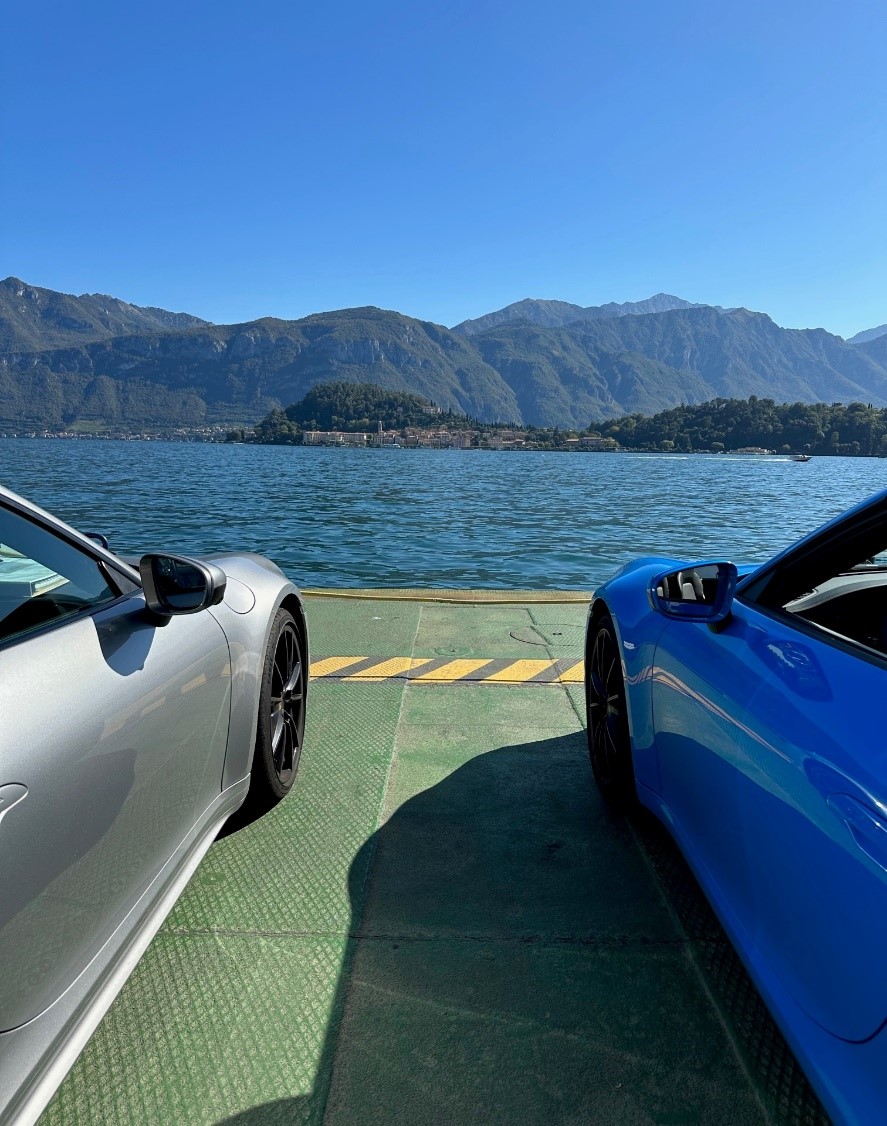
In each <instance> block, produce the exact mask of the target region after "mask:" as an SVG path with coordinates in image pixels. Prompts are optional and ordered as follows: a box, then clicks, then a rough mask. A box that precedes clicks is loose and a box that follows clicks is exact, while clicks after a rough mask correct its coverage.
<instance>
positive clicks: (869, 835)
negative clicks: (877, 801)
mask: <svg viewBox="0 0 887 1126" xmlns="http://www.w3.org/2000/svg"><path fill="white" fill-rule="evenodd" d="M826 801H827V802H828V805H829V808H830V809H831V810H833V811H834V812H835V813H836V814H837V815H838V816H839V817H840V818H841V820H842V821H843V822H844V824H845V825H846V826H847V828H848V829H849V830H850V834H851V836H852V837H853V839H854V841H855V842H856V844H857V846H858V847H859V848H860V849H861V850H862V851H863V852H864V853H865V854H866V856H868V857H869V859H870V860H874V862H875V863H876V864H877V865H879V866H880V867H881V868H883V869H884V870H885V872H887V821H885V819H884V818H883V817H881V816H880V815H879V814H877V813H875V811H874V810H873V809H869V807H868V806H866V805H863V804H862V802H858V801H857V800H856V799H855V798H851V797H850V795H849V794H829V796H828V798H827V799H826Z"/></svg>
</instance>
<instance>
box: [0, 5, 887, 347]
mask: <svg viewBox="0 0 887 1126" xmlns="http://www.w3.org/2000/svg"><path fill="white" fill-rule="evenodd" d="M0 162H2V167H0V216H2V219H0V276H6V275H8V274H15V275H16V276H19V277H22V278H24V279H25V280H26V281H29V282H31V283H33V284H35V285H42V286H48V287H50V288H53V289H61V290H64V291H66V292H74V293H82V292H96V291H98V292H104V293H112V294H114V295H115V296H119V297H122V298H124V299H126V300H129V301H133V302H135V303H137V304H143V305H149V304H150V305H160V306H163V307H165V308H169V309H175V310H186V311H188V312H192V313H196V314H198V315H201V316H204V317H207V318H209V319H210V320H214V321H219V322H228V321H238V320H249V319H252V318H254V317H258V316H263V315H274V316H280V317H299V316H303V315H305V314H307V313H309V312H315V311H318V310H323V309H331V308H341V307H344V306H350V305H379V306H382V307H386V308H394V309H399V310H400V311H402V312H404V313H408V314H411V315H413V316H418V317H423V318H427V319H430V320H435V321H438V322H441V323H445V324H453V323H455V322H456V321H459V320H461V319H463V318H465V317H470V316H477V315H480V314H481V313H484V312H487V311H489V310H492V309H495V308H499V307H501V306H502V305H505V304H508V303H509V302H511V301H515V300H518V299H520V298H522V297H527V296H531V297H549V298H559V299H562V300H566V301H574V302H577V303H580V304H583V305H587V304H599V303H602V302H605V301H610V300H618V301H624V300H633V299H639V298H642V297H646V296H649V295H650V294H652V293H655V292H657V291H659V290H665V291H667V292H671V293H676V294H679V295H681V296H683V297H687V298H689V299H690V300H694V301H705V302H711V303H714V304H721V305H745V306H748V307H749V308H753V309H761V310H763V311H765V312H768V313H770V314H771V315H772V316H773V317H774V319H775V320H777V321H778V322H779V323H780V324H783V325H787V326H791V327H808V326H816V325H822V326H824V327H826V328H828V329H830V330H831V331H834V332H838V333H840V334H841V335H850V334H852V333H854V332H856V331H858V330H859V329H862V328H867V327H870V326H872V325H876V324H882V323H884V322H885V321H887V5H885V4H884V0H871V2H859V0H844V2H841V3H837V2H832V0H829V2H818V0H803V2H800V0H785V2H781V0H776V2H773V0H767V2H763V3H762V2H758V0H751V2H747V3H743V4H737V3H731V4H726V3H720V2H718V0H676V2H673V3H669V2H666V0H635V2H632V3H626V2H624V0H606V2H601V0H554V2H551V0H549V2H547V3H541V2H538V3H528V2H527V0H510V2H508V3H506V2H504V0H500V2H492V0H446V2H445V3H421V2H418V3H417V2H415V0H413V2H412V3H406V2H405V0H372V2H367V0H360V2H354V0H340V2H338V3H337V2H335V0H333V2H329V3H326V4H324V3H321V2H318V0H313V2H311V3H307V2H306V0H301V2H297V3H292V2H285V3H278V2H270V0H251V2H249V3H247V2H245V0H240V2H239V3H231V2H229V0H213V2H212V3H210V2H205V0H203V2H190V0H177V2H176V3H169V2H167V0H152V3H150V4H148V3H145V4H130V3H126V2H122V0H114V2H113V3H110V2H102V3H99V2H96V0H76V2H75V0H62V2H48V0H28V3H23V4H15V5H13V4H12V3H7V4H6V5H4V14H3V19H2V33H0Z"/></svg>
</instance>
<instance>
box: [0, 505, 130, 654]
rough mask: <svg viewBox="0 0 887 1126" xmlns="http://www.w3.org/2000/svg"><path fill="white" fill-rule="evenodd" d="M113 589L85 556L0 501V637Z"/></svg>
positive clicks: (89, 604)
mask: <svg viewBox="0 0 887 1126" xmlns="http://www.w3.org/2000/svg"><path fill="white" fill-rule="evenodd" d="M117 595H118V591H117V590H115V589H114V588H113V587H112V586H111V585H110V584H109V582H108V580H107V579H106V577H105V575H104V574H103V573H102V570H101V568H100V567H99V565H98V563H97V562H96V561H95V560H94V559H93V558H92V557H91V556H89V555H87V554H86V553H85V552H83V551H81V550H80V549H79V548H77V547H74V546H73V545H72V544H70V543H68V542H67V541H66V540H63V539H61V538H60V537H59V536H57V535H55V534H54V533H53V532H50V531H48V530H47V529H46V528H43V527H42V526H41V525H39V524H36V523H34V522H33V521H31V520H28V519H26V518H25V517H24V516H20V515H19V514H18V513H16V512H12V511H10V510H9V509H6V508H2V507H0V642H3V641H7V640H9V639H10V638H13V637H17V636H18V635H20V634H26V633H30V632H31V631H32V630H35V629H39V628H40V627H41V626H45V625H46V624H47V623H49V622H56V621H61V620H63V619H65V618H69V617H71V616H72V615H74V614H79V613H81V612H82V611H83V610H89V609H92V608H94V607H97V606H101V605H102V604H103V603H105V602H110V601H112V600H113V599H114V598H116V597H117Z"/></svg>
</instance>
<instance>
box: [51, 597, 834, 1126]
mask: <svg viewBox="0 0 887 1126" xmlns="http://www.w3.org/2000/svg"><path fill="white" fill-rule="evenodd" d="M308 609H309V614H310V619H309V621H310V628H311V645H312V655H313V656H314V657H315V658H320V657H323V656H326V655H334V654H341V655H347V654H349V653H360V654H362V655H365V656H368V657H369V656H379V657H387V656H395V655H401V656H404V655H407V656H408V655H410V654H418V655H423V656H447V655H452V656H453V657H466V658H469V657H473V656H483V657H490V658H505V657H549V658H551V659H560V658H568V657H574V656H581V652H582V636H583V630H584V619H585V607H584V605H582V604H581V603H575V602H572V603H570V602H567V601H564V602H563V603H558V602H556V601H546V602H530V601H529V600H527V601H526V602H525V603H523V604H517V603H516V604H502V605H495V604H475V603H472V602H470V601H465V602H461V603H452V604H441V603H433V602H430V601H417V600H409V599H403V600H398V601H387V600H381V599H379V600H375V599H372V598H368V599H338V598H323V597H313V598H312V599H311V600H310V602H309V604H308ZM583 722H584V717H583V707H582V688H581V685H566V684H532V685H526V686H510V685H489V684H483V683H462V684H447V685H435V684H430V685H429V684H417V683H414V682H412V683H411V682H410V681H407V680H402V681H386V682H383V683H368V684H366V683H365V684H361V683H348V682H343V681H334V680H330V681H323V680H321V681H317V682H316V683H315V684H313V685H312V690H311V698H310V702H309V712H308V729H307V736H306V743H305V750H304V755H303V759H302V765H301V768H300V772H299V776H298V780H297V783H296V787H295V789H294V790H293V793H292V794H291V795H290V797H289V798H288V799H287V800H286V801H285V802H284V803H282V805H280V806H279V807H278V808H277V809H276V810H274V811H273V812H272V813H270V814H269V815H267V816H266V817H264V818H263V819H261V820H260V821H258V822H256V823H254V824H252V825H248V826H246V827H244V828H242V829H240V830H239V831H237V832H233V833H231V834H230V835H228V836H226V837H225V838H224V839H222V840H220V841H218V842H217V843H216V844H215V845H213V847H212V848H211V850H210V852H209V854H208V855H207V857H206V859H205V860H204V862H203V864H202V866H201V868H200V869H199V871H198V873H197V875H196V876H195V878H194V880H193V881H192V883H191V884H190V886H189V888H188V889H187V891H186V892H185V894H184V896H183V897H182V899H181V900H180V901H179V903H178V905H177V907H176V908H175V910H174V911H173V913H172V914H171V915H170V917H169V918H168V920H167V921H166V923H165V924H164V926H163V928H162V930H161V931H160V933H159V934H158V936H157V938H156V939H155V941H154V942H153V944H152V945H151V947H150V949H149V950H148V952H147V954H146V955H145V957H144V958H143V960H142V961H141V963H140V964H139V966H138V967H137V969H136V971H135V973H134V974H133V976H132V978H131V979H130V981H129V982H128V984H127V985H126V987H125V988H124V989H123V991H122V992H121V994H120V996H119V997H118V999H117V1001H116V1002H115V1004H114V1005H113V1007H112V1008H111V1010H110V1011H109V1013H108V1015H107V1016H106V1018H105V1020H104V1021H103V1022H102V1024H101V1025H100V1027H99V1029H98V1031H97V1032H96V1034H95V1035H94V1037H93V1038H92V1040H91V1042H90V1043H89V1045H88V1047H87V1048H86V1050H85V1052H84V1053H83V1055H82V1056H81V1058H80V1060H79V1061H78V1063H77V1064H76V1065H75V1067H74V1069H73V1071H72V1072H71V1074H70V1075H69V1076H68V1078H67V1080H66V1081H65V1083H64V1084H63V1085H62V1087H61V1088H60V1090H59V1092H58V1094H57V1095H56V1097H55V1099H54V1100H53V1102H52V1103H51V1104H50V1106H49V1108H48V1109H47V1111H46V1113H45V1116H44V1118H43V1120H42V1121H43V1122H44V1123H46V1124H47V1126H49V1124H55V1123H62V1124H65V1126H69V1124H71V1123H90V1124H91V1123H102V1124H106V1123H121V1124H123V1123H126V1124H130V1123H141V1122H149V1123H154V1122H157V1123H188V1124H191V1123H194V1124H201V1123H219V1122H229V1123H236V1124H239V1126H260V1124H261V1126H264V1124H270V1123H301V1122H305V1123H318V1124H319V1123H328V1124H331V1126H346V1124H347V1126H358V1124H360V1126H363V1124H369V1123H393V1124H398V1126H400V1124H402V1126H407V1124H409V1126H414V1124H423V1123H428V1124H429V1126H430V1124H432V1123H433V1124H436V1126H437V1124H447V1123H452V1124H463V1123H464V1124H472V1126H473V1124H476V1123H484V1124H486V1123H491V1124H499V1123H501V1124H503V1126H504V1124H511V1123H520V1124H527V1123H529V1124H532V1123H540V1124H542V1123H565V1124H566V1123H569V1124H574V1126H575V1124H582V1123H595V1122H601V1123H671V1124H684V1123H713V1124H714V1123H717V1124H722V1123H759V1122H797V1123H802V1122H803V1123H808V1122H809V1123H812V1122H818V1121H820V1120H821V1119H822V1112H821V1111H820V1109H819V1107H818V1105H817V1103H816V1101H815V1099H814V1097H813V1095H812V1094H811V1092H810V1090H809V1088H808V1086H807V1084H806V1081H805V1080H804V1078H803V1076H802V1075H801V1073H800V1071H799V1070H798V1068H797V1066H796V1065H795V1063H794V1061H793V1060H792V1057H791V1054H790V1053H789V1052H788V1050H787V1048H786V1047H785V1044H784V1042H783V1041H782V1038H781V1037H780V1035H779V1033H778V1032H777V1030H776V1029H775V1027H774V1025H773V1024H772V1022H771V1021H770V1019H769V1017H768V1016H767V1014H766V1012H765V1010H764V1009H763V1006H762V1004H761V1002H760V1000H759V998H758V996H757V994H756V993H755V991H754V989H753V988H752V986H751V985H750V983H749V981H748V979H747V977H746V975H745V974H744V972H743V971H742V969H741V967H740V966H739V964H738V962H737V960H736V957H735V955H734V954H733V953H732V950H731V948H730V946H729V944H728V943H727V941H726V939H725V938H724V936H723V934H722V932H721V931H720V928H719V927H718V925H717V923H716V921H715V920H714V918H713V916H712V915H711V912H710V911H709V909H708V908H707V906H706V904H705V902H704V900H703V899H702V897H701V895H700V893H699V891H698V889H697V888H696V885H695V883H694V882H693V880H692V877H690V875H689V873H688V872H687V870H686V867H685V866H684V864H683V862H682V861H681V860H680V858H679V857H678V856H677V854H676V852H675V850H674V848H673V847H672V846H671V844H670V842H669V841H668V840H667V838H666V837H665V836H664V834H663V833H661V832H659V831H658V830H657V829H656V828H655V827H653V826H651V825H649V824H648V823H647V822H646V821H643V820H642V821H640V822H638V823H635V824H629V823H627V822H626V821H624V820H622V819H621V818H619V817H616V816H614V815H613V814H611V813H610V812H608V810H607V809H605V808H604V807H603V805H602V804H601V802H600V800H599V798H598V796H597V793H596V791H595V789H594V786H593V784H592V781H591V777H590V770H589V767H588V758H587V752H586V745H585V734H584V731H583Z"/></svg>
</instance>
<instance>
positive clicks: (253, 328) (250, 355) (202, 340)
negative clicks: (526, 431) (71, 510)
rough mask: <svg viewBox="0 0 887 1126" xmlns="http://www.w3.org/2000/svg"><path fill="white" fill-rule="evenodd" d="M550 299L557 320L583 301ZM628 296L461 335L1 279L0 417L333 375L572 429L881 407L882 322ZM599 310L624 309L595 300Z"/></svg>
mask: <svg viewBox="0 0 887 1126" xmlns="http://www.w3.org/2000/svg"><path fill="white" fill-rule="evenodd" d="M658 297H663V298H664V299H665V300H666V302H668V301H682V299H680V298H671V297H669V295H656V298H658ZM656 298H651V299H648V303H649V301H654V300H656ZM517 304H518V305H520V303H519V302H518V303H517ZM549 304H550V305H554V306H556V307H555V309H554V313H553V314H552V315H556V316H560V317H563V316H565V315H567V313H568V312H569V310H570V309H574V310H575V309H579V310H580V312H584V313H587V312H588V310H582V309H581V307H580V306H570V305H569V303H567V302H560V303H549ZM642 304H644V303H641V302H634V303H624V304H623V305H618V306H616V305H612V306H595V307H590V308H591V309H592V311H593V313H594V315H590V316H583V317H580V318H579V319H576V320H570V321H568V322H566V323H564V324H554V325H540V324H534V323H532V322H531V321H529V320H527V319H525V318H524V319H520V318H519V319H517V320H513V321H505V322H502V323H500V324H496V325H491V326H487V327H486V328H483V329H481V330H479V331H476V332H472V333H468V334H466V333H463V332H458V331H455V330H454V329H450V328H447V327H446V326H444V325H438V324H434V323H433V322H431V321H422V320H418V319H416V318H412V317H407V316H405V315H404V314H402V313H398V312H396V311H393V310H385V309H379V308H376V307H375V306H363V307H360V308H355V309H340V310H334V311H331V312H326V313H315V314H312V315H311V316H308V317H303V318H300V319H299V320H294V321H290V320H283V319H280V318H274V317H264V318H260V319H258V320H254V321H247V322H242V323H240V324H235V325H215V324H211V323H210V322H208V321H203V320H201V319H200V318H196V317H191V316H190V315H189V314H180V313H167V312H166V311H165V310H157V309H143V308H140V307H138V306H133V305H129V304H127V303H126V302H121V301H118V299H116V298H110V297H107V296H103V295H96V294H87V295H84V296H82V297H74V296H72V295H66V294H57V293H55V291H52V290H42V289H39V288H38V287H34V286H28V285H27V284H26V283H24V282H22V281H20V279H16V278H11V279H6V280H5V281H3V282H0V428H2V429H7V430H8V429H12V430H15V431H18V430H22V429H25V430H34V429H42V428H45V429H52V430H62V429H68V428H74V429H78V428H82V429H89V428H92V429H96V428H101V427H103V426H104V427H113V428H118V429H121V430H125V429H132V430H140V429H144V428H146V427H153V428H161V429H162V428H172V427H181V426H185V427H197V426H206V425H224V426H227V425H245V424H251V423H253V422H256V421H258V420H259V419H260V418H262V417H264V416H265V415H266V414H267V413H268V412H269V411H270V410H273V409H275V408H278V407H286V406H288V405H290V404H292V403H294V402H296V401H298V400H299V399H301V398H302V397H303V396H304V395H305V394H306V392H307V391H309V390H310V389H311V388H312V387H314V386H316V385H317V384H319V383H330V382H334V381H346V382H355V383H372V384H375V385H376V386H381V387H383V388H385V389H387V390H388V391H392V392H403V393H411V394H419V395H422V396H424V397H425V398H428V399H430V400H432V401H433V402H435V403H436V404H437V405H439V406H441V407H443V408H444V409H445V410H452V411H455V412H459V413H464V414H468V415H471V416H472V417H476V418H478V419H479V420H481V421H485V422H506V423H507V422H515V423H521V424H532V425H538V426H550V425H557V426H561V427H573V428H585V427H587V426H588V425H589V423H590V422H591V421H593V420H604V419H607V418H615V417H619V416H620V415H623V414H626V413H643V414H653V413H656V412H657V411H660V410H663V409H667V408H671V407H677V406H680V405H681V404H684V403H687V404H693V403H700V402H705V401H707V400H709V399H713V398H718V397H738V398H746V397H748V396H750V395H756V396H758V397H760V398H772V399H774V400H776V401H783V402H787V401H791V402H795V401H798V402H808V403H809V402H817V401H822V402H835V401H841V402H850V401H861V402H865V403H872V404H874V405H877V406H887V336H883V337H877V338H875V339H873V340H869V341H864V342H862V343H859V344H850V343H848V342H846V341H844V340H842V339H841V338H840V337H838V336H834V335H833V334H831V333H828V332H826V331H825V330H824V329H784V328H781V327H780V326H779V325H777V324H775V322H774V321H773V320H772V319H771V318H770V317H769V316H767V314H765V313H758V312H752V311H750V310H747V309H721V308H719V307H717V306H712V305H700V304H693V303H690V302H683V307H680V308H668V309H664V310H660V311H650V310H648V311H645V312H636V313H630V312H625V311H624V310H625V308H626V305H631V306H633V307H634V308H637V307H638V306H640V305H642ZM613 307H615V308H618V309H620V310H623V311H622V312H619V313H617V314H613V315H603V314H601V313H600V310H602V309H607V308H613ZM565 310H566V311H567V312H565ZM549 311H550V310H549ZM570 315H572V314H570ZM475 323H476V322H475ZM457 327H458V326H457Z"/></svg>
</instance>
